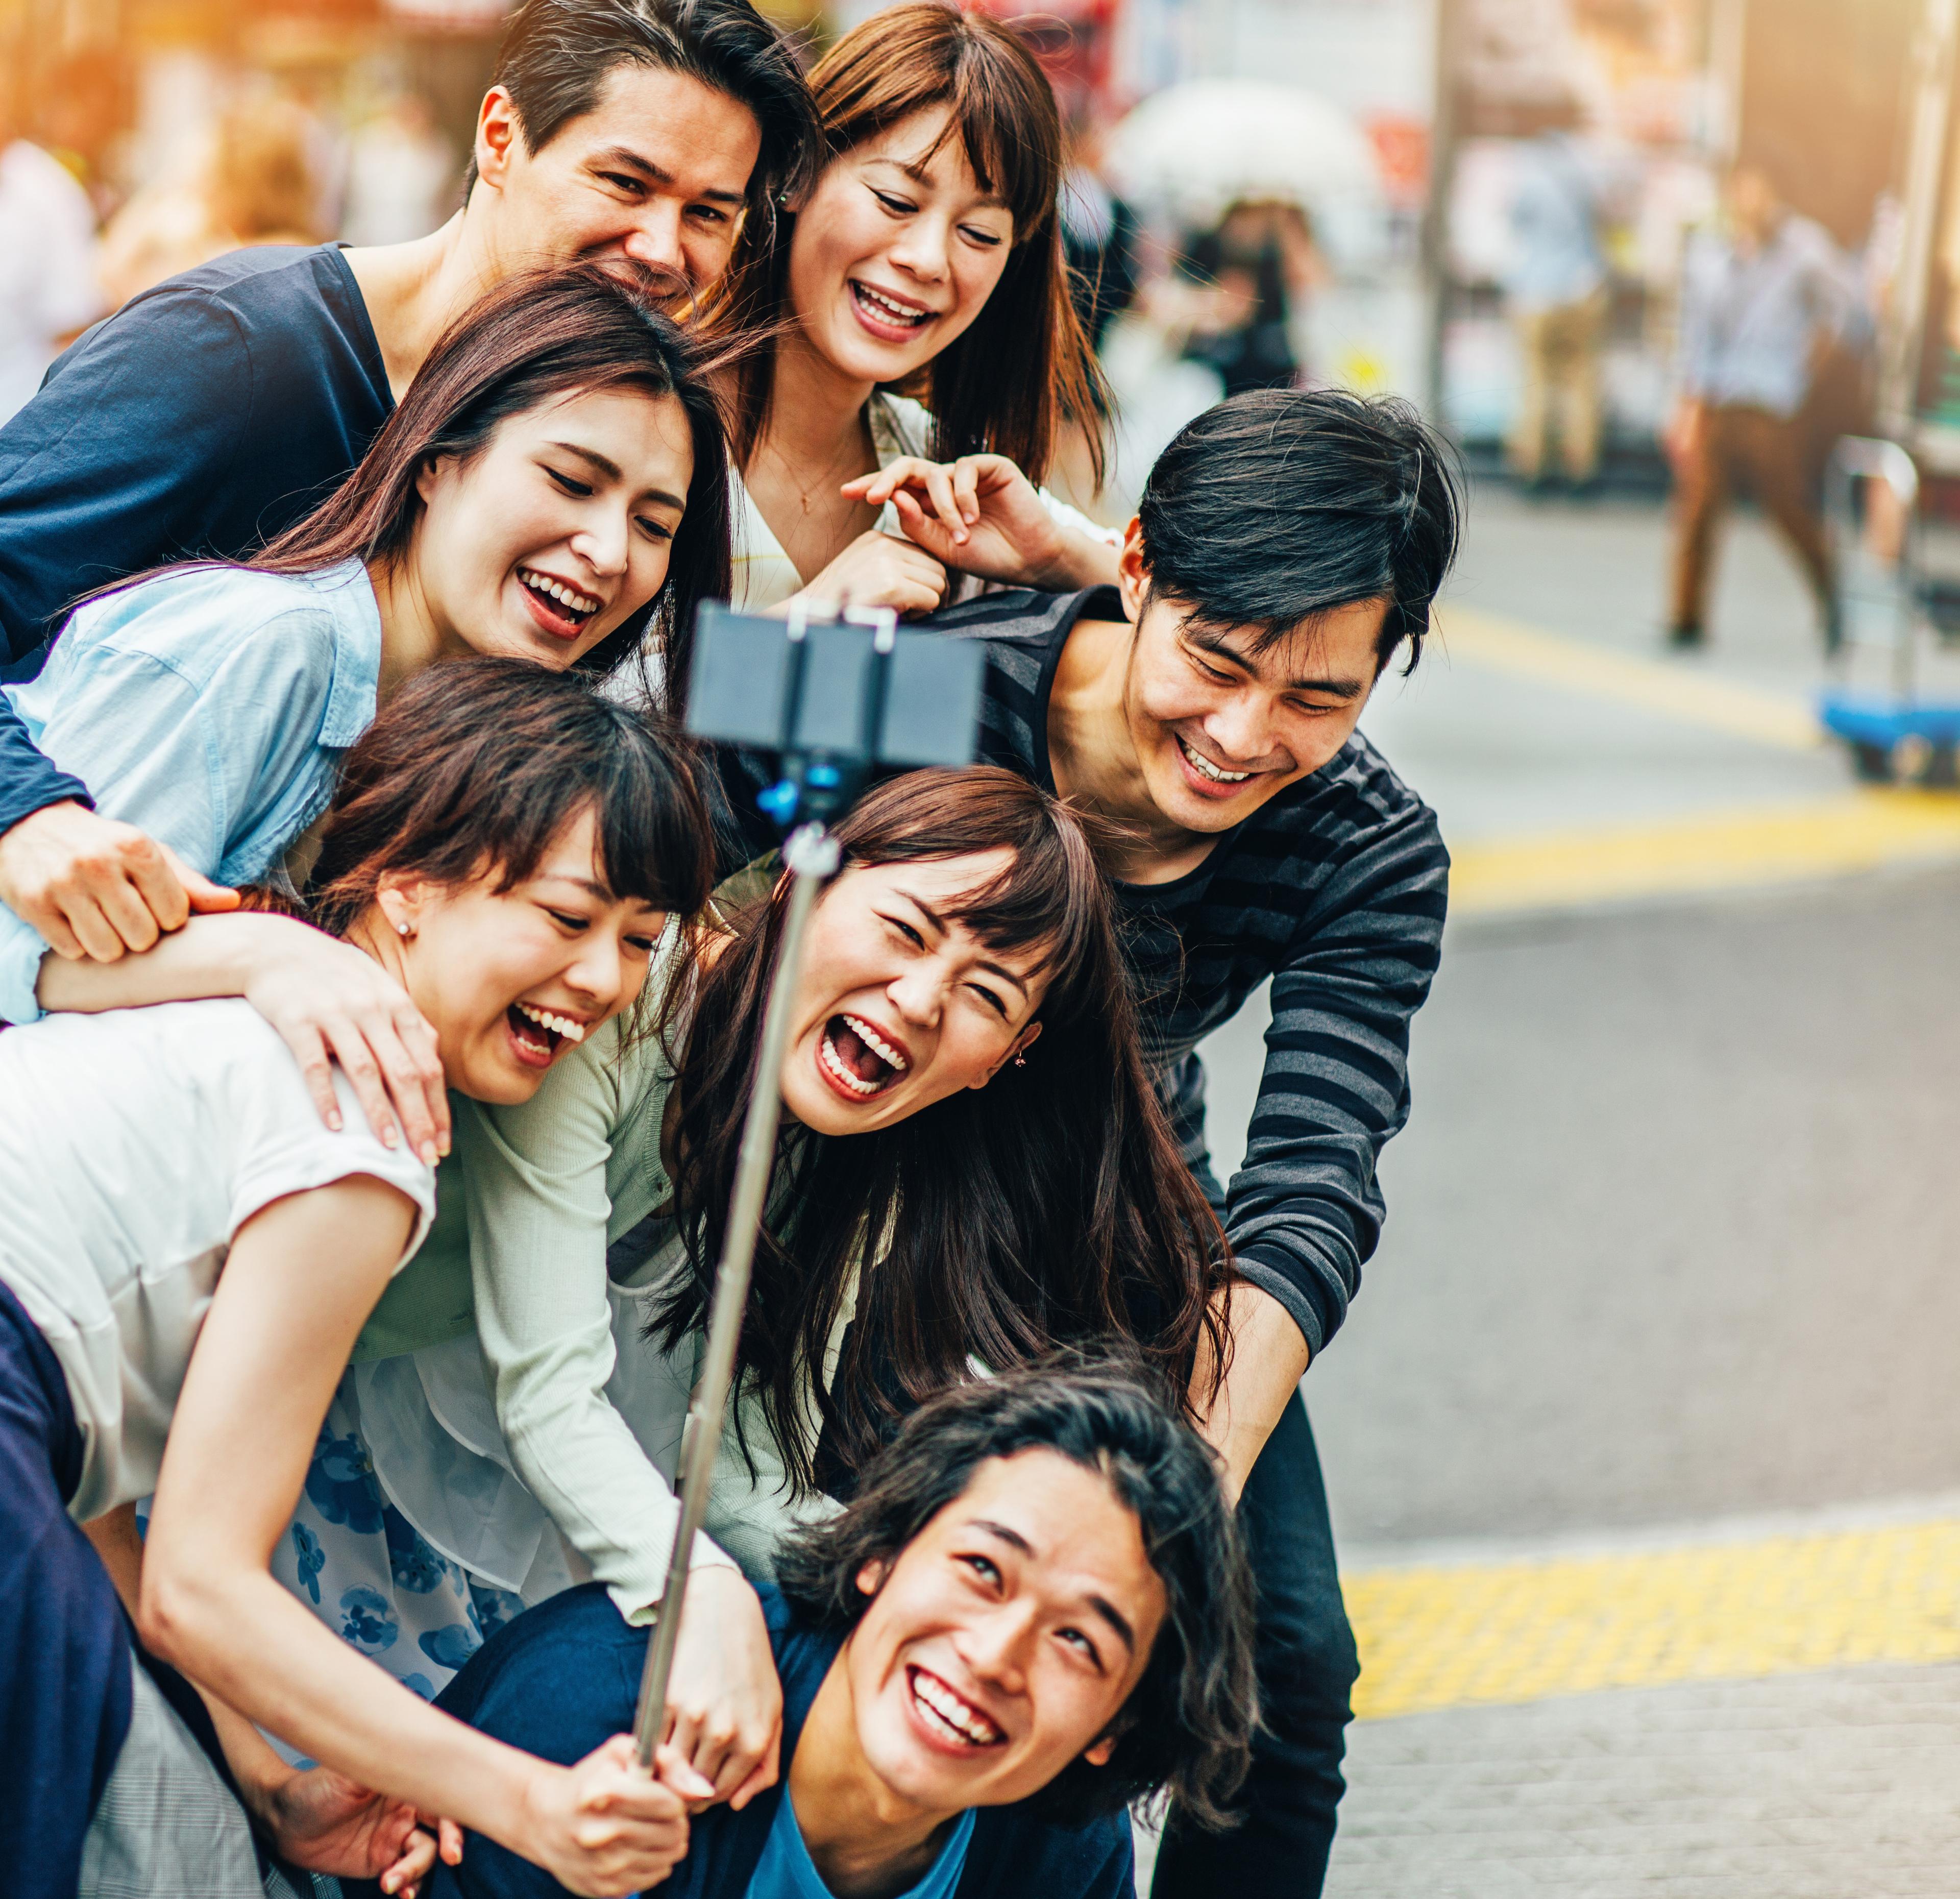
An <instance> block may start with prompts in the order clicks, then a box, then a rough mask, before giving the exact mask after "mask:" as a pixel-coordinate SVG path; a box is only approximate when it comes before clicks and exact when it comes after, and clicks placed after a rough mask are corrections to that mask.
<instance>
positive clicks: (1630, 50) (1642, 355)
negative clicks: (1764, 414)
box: [1436, 0, 1923, 467]
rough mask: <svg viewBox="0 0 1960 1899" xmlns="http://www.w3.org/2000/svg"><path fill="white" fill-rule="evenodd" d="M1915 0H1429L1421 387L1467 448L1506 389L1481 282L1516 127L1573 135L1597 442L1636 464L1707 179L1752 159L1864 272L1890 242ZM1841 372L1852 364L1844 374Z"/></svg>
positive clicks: (1705, 200)
mask: <svg viewBox="0 0 1960 1899" xmlns="http://www.w3.org/2000/svg"><path fill="white" fill-rule="evenodd" d="M1922 4H1923V0H1446V11H1445V14H1444V17H1443V27H1442V45H1443V53H1442V65H1443V70H1444V72H1445V73H1446V80H1445V83H1444V85H1443V88H1442V91H1441V96H1440V107H1439V117H1440V120H1441V122H1442V126H1443V131H1442V135H1441V138H1440V157H1439V163H1438V167H1437V171H1438V191H1439V200H1440V218H1439V221H1438V225H1437V256H1436V264H1437V279H1438V319H1439V320H1438V324H1437V355H1436V390H1437V400H1438V406H1439V407H1440V410H1441V412H1442V413H1443V416H1444V417H1445V418H1446V420H1447V421H1449V423H1450V424H1451V425H1453V427H1454V428H1456V430H1457V431H1459V434H1461V435H1462V437H1463V438H1464V439H1465V441H1467V442H1468V443H1470V444H1472V445H1473V447H1474V446H1477V445H1480V444H1488V445H1494V444H1496V443H1497V442H1498V441H1500V440H1501V439H1502V438H1503V436H1504V434H1505V433H1506V431H1507V428H1508V427H1509V425H1510V421H1511V418H1512V416H1513V414H1514V412H1515V410H1516V403H1517V399H1518V391H1519V375H1518V359H1517V350H1516V341H1515V339H1514V336H1513V330H1512V326H1510V324H1509V323H1507V321H1506V320H1505V316H1504V312H1503V298H1502V295H1501V293H1500V285H1501V283H1502V282H1503V279H1504V277H1505V275H1506V269H1507V262H1508V252H1509V248H1510V245H1511V244H1512V243H1513V230H1512V220H1511V218H1510V203H1511V201H1512V195H1513V190H1514V188H1515V186H1516V180H1517V178H1518V176H1519V170H1520V168H1521V167H1522V166H1523V165H1524V164H1526V162H1527V161H1528V154H1529V148H1530V147H1531V145H1532V142H1533V141H1534V139H1535V138H1538V137H1540V136H1542V135H1543V134H1544V132H1545V130H1546V129H1547V128H1548V127H1550V126H1567V127H1569V128H1570V129H1571V131H1572V134H1573V139H1574V142H1575V144H1576V145H1577V146H1578V147H1579V148H1582V149H1583V151H1584V152H1585V154H1586V157H1587V159H1588V161H1589V163H1590V164H1591V165H1592V166H1593V168H1594V170H1595V173H1596V180H1597V185H1598V204H1599V224H1600V231H1599V237H1600V240H1601V245H1602V252H1603V256H1604V260H1605V265H1606V268H1607V276H1608V316H1607V321H1606V331H1605V342H1604V348H1603V352H1602V365H1601V367H1602V385H1603V389H1602V393H1603V398H1604V406H1605V426H1606V431H1607V437H1608V445H1609V453H1613V452H1617V453H1618V456H1619V458H1620V459H1621V461H1622V462H1623V463H1624V462H1626V461H1628V460H1632V461H1634V462H1635V463H1637V462H1639V461H1640V460H1641V459H1643V458H1645V459H1646V460H1647V461H1648V462H1649V463H1650V465H1653V466H1656V467H1657V463H1654V462H1653V455H1654V448H1655V443H1656V437H1657V435H1658V434H1659V430H1660V428H1661V427H1662V425H1663V421H1664V419H1665V418H1666V413H1667V410H1668V406H1669V397H1670V384H1671V380H1672V362H1673V358H1674V350H1675V305H1676V296H1677V291H1678V278H1679V267H1680V262H1681V258H1682V250H1683V245H1684V240H1685V237H1686V234H1687V233H1688V231H1689V230H1690V229H1691V228H1692V227H1694V225H1696V224H1699V223H1701V221H1704V220H1705V219H1707V218H1710V217H1712V216H1713V215H1715V212H1716V206H1717V193H1718V188H1719V184H1720V177H1721V175H1722V173H1723V171H1724V170H1726V168H1727V167H1728V166H1729V164H1732V163H1733V162H1736V161H1744V162H1748V163H1752V164H1758V165H1760V166H1762V167H1765V168H1766V169H1767V170H1768V171H1769V172H1770V173H1771V175H1772V176H1773V177H1774V179H1775V180H1776V182H1777V187H1778V189H1779V191H1780V194H1781V196H1783V199H1784V200H1785V202H1787V203H1788V204H1790V205H1791V206H1792V207H1793V208H1794V209H1796V211H1798V212H1801V213H1803V215H1805V216H1806V217H1809V218H1814V219H1815V220H1816V221H1818V223H1820V224H1822V225H1823V226H1824V227H1825V229H1826V230H1827V231H1829V232H1830V234H1831V236H1832V237H1834V239H1835V240H1836V241H1837V242H1838V243H1839V244H1840V245H1841V246H1842V247H1844V249H1845V250H1847V251H1850V252H1852V253H1862V254H1863V255H1865V256H1867V257H1868V258H1869V260H1870V262H1871V265H1872V268H1873V272H1874V273H1875V275H1882V272H1883V271H1884V269H1885V252H1886V250H1887V247H1888V245H1890V244H1891V243H1892V241H1893V235H1892V225H1891V224H1888V213H1887V211H1886V208H1885V207H1886V200H1887V192H1888V186H1891V185H1892V182H1893V180H1894V178H1895V175H1896V172H1897V170H1898V164H1899V161H1900V149H1901V148H1900V138H1899V134H1900V129H1901V113H1900V110H1899V107H1900V101H1901V97H1902V94H1903V93H1904V89H1905V86H1906V81H1907V72H1908V59H1909V51H1910V47H1911V40H1912V35H1913V33H1914V24H1915V23H1914V14H1915V13H1917V11H1919V10H1920V7H1921V5H1922ZM1861 377H1862V378H1864V380H1863V381H1861V380H1860V379H1861ZM1825 381H1826V383H1828V388H1821V390H1820V394H1819V403H1820V406H1829V407H1831V409H1833V415H1834V420H1835V421H1836V422H1837V423H1839V424H1841V423H1844V422H1846V421H1850V419H1851V418H1852V417H1853V413H1854V412H1855V411H1856V410H1857V409H1858V407H1859V406H1860V402H1863V403H1864V404H1865V405H1866V409H1867V412H1869V378H1868V377H1866V376H1865V371H1864V369H1863V367H1861V366H1859V365H1843V366H1839V367H1838V368H1836V369H1835V370H1834V371H1833V372H1832V373H1831V375H1830V376H1828V377H1827V378H1826V379H1825Z"/></svg>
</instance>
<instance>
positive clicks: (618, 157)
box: [592, 145, 747, 205]
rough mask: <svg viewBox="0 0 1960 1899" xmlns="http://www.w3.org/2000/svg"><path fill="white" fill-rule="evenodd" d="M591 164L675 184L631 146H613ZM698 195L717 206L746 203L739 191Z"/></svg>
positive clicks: (710, 191) (665, 171)
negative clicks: (607, 166) (615, 168)
mask: <svg viewBox="0 0 1960 1899" xmlns="http://www.w3.org/2000/svg"><path fill="white" fill-rule="evenodd" d="M592 162H593V164H596V165H623V166H625V168H626V169H627V170H629V171H637V172H638V173H641V176H642V177H648V178H651V179H652V180H653V181H654V183H656V184H658V185H671V184H673V183H674V182H675V179H674V175H673V173H672V172H670V170H667V167H665V166H664V165H657V164H654V161H652V160H651V158H646V157H641V154H639V153H638V152H637V151H635V150H634V149H633V148H632V146H631V145H615V146H613V148H611V149H610V150H609V151H602V152H600V153H599V154H597V156H596V157H594V158H593V161H592ZM698 196H701V197H703V198H711V199H713V200H714V202H716V203H717V204H718V205H740V204H744V203H746V202H747V200H746V199H745V198H744V197H743V195H742V193H741V192H739V191H723V190H720V189H708V190H707V191H704V192H700V193H698Z"/></svg>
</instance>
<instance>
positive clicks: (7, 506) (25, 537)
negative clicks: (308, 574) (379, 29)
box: [0, 0, 819, 961]
mask: <svg viewBox="0 0 1960 1899" xmlns="http://www.w3.org/2000/svg"><path fill="white" fill-rule="evenodd" d="M818 145H819V135H818V132H817V127H816V115H815V111H814V109H813V107H812V105H811V103H810V95H809V91H808V89H807V87H806V86H805V85H804V84H803V78H802V75H801V74H800V72H799V70H798V68H797V63H796V61H795V59H794V56H793V55H792V53H791V51H790V49H788V46H786V45H785V44H784V42H783V40H782V39H781V36H780V35H778V33H777V32H776V31H775V29H774V28H773V27H771V26H769V25H768V24H767V23H766V22H765V21H764V20H763V19H762V17H761V16H760V15H759V14H758V13H756V11H755V9H754V8H753V6H752V5H750V4H749V0H525V4H524V5H523V6H521V7H520V8H519V9H518V11H517V13H516V14H515V15H514V17H513V18H512V21H511V26H510V28H509V30H508V33H506V35H505V37H504V45H503V48H502V49H501V52H500V54H499V56H498V65H497V71H496V76H495V83H494V84H492V87H490V90H489V91H488V93H487V94H485V97H484V100H483V103H482V108H481V110H480V111H479V115H478V119H477V126H476V147H475V151H474V154H473V158H472V161H471V164H470V170H469V180H468V191H467V195H466V198H465V199H464V201H463V205H462V208H460V209H459V210H458V211H457V213H456V215H454V216H453V218H450V220H449V221H448V222H447V224H444V226H443V227H441V230H439V231H436V232H434V233H433V234H431V236H429V237H425V238H421V239H418V240H415V242H413V243H403V244H392V245H387V246H382V247H376V248H373V249H369V250H339V248H337V247H334V246H332V245H326V246H322V247H317V248H310V249H304V250H301V249H294V248H291V247H267V248H263V249H258V250H243V251H239V252H236V253H234V254H232V255H231V256H228V257H224V258H221V259H218V261H217V262H215V263H212V264H208V265H206V266H204V267H203V268H202V269H198V270H195V271H192V272H188V273H187V274H186V275H183V276H182V277H178V278H172V279H171V280H170V282H167V283H164V284H162V285H158V286H157V288H155V289H154V290H151V291H147V292H145V294H143V295H142V296H141V297H137V298H135V300H134V301H132V302H131V303H129V304H127V305H126V306H125V307H123V308H122V310H119V311H117V312H116V314H115V315H114V316H113V317H109V318H107V320H105V321H103V322H102V323H98V324H97V326H95V327H94V329H91V330H90V331H88V332H87V334H86V335H84V336H83V337H82V338H81V339H80V341H78V342H77V343H76V344H75V345H74V346H73V348H71V349H69V350H68V352H67V353H66V354H65V355H63V356H62V358H61V359H60V361H58V362H57V363H56V364H55V365H54V367H52V369H51V370H50V371H49V372H48V376H47V379H46V381H45V382H44V383H43V385H42V387H41V390H40V393H39V394H38V395H37V396H35V397H34V399H33V401H31V402H29V403H28V405H27V407H26V408H25V409H23V410H21V412H20V413H19V414H18V415H16V416H15V417H14V419H13V420H12V421H10V422H9V423H8V425H7V426H6V427H5V428H4V429H0V640H4V649H5V650H4V651H0V678H7V677H11V678H21V677H25V676H28V675H30V674H31V673H33V672H35V671H37V670H39V666H40V658H41V656H42V654H43V650H44V647H45V643H46V641H47V640H48V639H49V638H50V636H51V635H52V634H53V633H54V632H55V631H56V629H57V628H58V627H59V623H60V620H61V618H62V615H63V613H64V612H65V609H67V607H68V605H69V604H70V603H72V601H73V600H75V598H76V597H77V596H78V595H81V594H82V593H86V592H87V591H89V590H91V589H93V588H95V587H100V586H103V585H104V584H107V583H109V582H111V581H116V580H119V579H121V578H122V577H125V576H126V575H128V574H132V573H137V572H140V571H142V570H143V569H144V568H148V567H152V566H156V565H160V564H162V563H164V562H167V561H173V560H179V559H183V558H191V557H196V556H207V557H208V556H215V557H217V558H239V557H241V556H243V555H248V554H249V553H250V552H251V550H252V549H254V548H255V547H256V546H259V545H260V544H261V543H262V542H264V541H265V540H266V539H269V538H270V537H271V536H273V535H275V534H277V533H279V532H281V531H282V530H283V529H285V528H286V527H288V526H291V524H292V523H294V521H296V520H298V519H299V518H300V517H301V516H303V515H304V514H306V513H307V511H309V510H310V508H311V507H313V505H314V504H316V503H317V502H318V501H320V500H321V499H323V498H324V497H325V495H326V494H327V493H329V491H331V490H332V489H333V487H334V486H335V485H336V484H337V483H338V482H340V481H342V479H344V478H345V476H347V474H348V472H349V471H350V470H351V469H352V468H353V466H354V464H355V463H356V462H357V461H358V460H360V458H361V455H362V454H363V453H364V452H365V450H366V449H367V447H368V444H369V442H370V441H372V440H373V438H374V435H375V434H376V432H377V431H378V430H379V429H380V426H381V425H382V424H383V421H386V420H387V417H388V415H389V413H390V411H391V410H392V409H393V407H394V405H395V402H396V398H397V397H399V395H400V394H401V393H402V392H403V390H405V389H406V387H407V386H408V384H409V381H410V380H411V379H412V377H414V375H415V371H416V370H417V369H418V368H419V367H421V364H422V361H423V359H424V358H425V357H426V356H427V355H428V352H429V351H430V349H431V348H432V347H433V346H434V342H435V340H436V339H437V338H438V336H441V333H442V332H444V330H445V329H447V328H448V326H450V323H453V321H454V320H456V319H457V317H460V315H461V314H462V313H463V311H464V310H466V309H467V308H468V307H469V305H470V304H472V303H473V302H474V301H475V300H476V298H477V297H479V296H480V295H482V293H483V292H484V291H486V290H488V289H489V288H491V287H492V286H493V285H495V284H497V283H498V282H501V281H502V280H503V279H504V278H508V277H509V276H510V275H512V274H514V272H517V271H520V270H522V269H529V268H534V267H536V266H550V265H552V264H556V263H565V262H572V261H574V260H576V259H599V260H600V261H607V260H612V261H615V262H617V264H618V265H619V267H621V268H622V269H629V270H634V271H637V272H639V273H641V275H644V276H645V277H647V278H649V279H650V280H651V282H652V283H653V285H654V287H655V288H660V289H664V288H671V290H672V291H673V292H674V293H675V294H681V293H683V292H685V291H686V290H688V289H689V288H702V287H705V286H707V285H711V284H712V283H713V282H715V281H716V280H717V279H718V278H720V277H721V275H723V274H724V272H725V271H726V270H727V269H728V267H729V265H730V259H731V256H732V254H733V251H734V248H735V244H736V241H737V233H738V231H739V230H740V228H741V223H742V214H743V212H745V211H748V212H752V213H753V214H755V215H753V216H752V218H751V219H750V223H751V224H752V225H753V226H755V227H759V228H760V227H766V224H767V222H768V219H767V215H766V206H767V205H768V202H769V201H771V200H772V199H774V198H775V196H777V195H778V193H780V192H781V191H783V190H784V189H785V188H791V187H794V186H795V185H796V184H797V183H798V182H799V181H800V180H803V178H805V177H807V176H808V175H809V173H810V170H811V167H812V166H813V163H814V160H815V154H816V151H817V150H818ZM186 886H188V889H189V898H190V899H191V900H192V901H196V902H200V903H202V905H206V906H209V907H223V905H225V904H226V903H228V902H229V901H230V899H229V898H228V896H227V895H226V894H225V893H223V892H219V891H218V890H217V889H215V886H212V885H210V884H209V883H206V882H205V880H203V879H202V878H199V877H196V876H193V875H192V874H191V873H188V872H186V871H185V870H183V867H182V866H180V865H179V864H177V863H176V862H175V861H174V860H172V859H171V858H170V857H169V855H168V854H167V852H165V851H163V850H162V849H161V848H160V847H159V846H157V845H154V844H153V843H152V842H151V841H150V840H149V839H148V838H145V837H144V836H143V835H142V833H141V832H138V831H136V830H134V829H132V828H131V827H130V826H129V825H122V824H117V823H113V822H110V821H109V820H107V819H101V818H98V817H97V816H95V815H94V813H93V812H92V811H91V810H90V808H89V800H88V788H87V787H86V786H85V785H84V784H81V783H79V782H78V781H77V780H75V778H72V777H69V776H68V775H65V774H64V773H62V772H61V771H58V770H56V768H55V767H54V765H52V764H51V763H50V762H49V761H48V760H47V759H46V758H44V757H43V756H42V755H41V754H40V752H38V751H37V750H36V749H35V748H34V746H33V744H32V743H31V742H30V740H29V739H28V737H27V731H26V729H25V728H24V727H23V726H22V725H21V722H20V720H18V717H16V716H15V715H14V714H13V712H12V711H11V709H9V708H8V706H7V705H6V702H5V701H4V700H0V902H4V903H5V905H7V907H8V908H9V909H11V910H12V911H14V914H15V915H18V916H19V917H21V918H24V920H25V921H27V922H28V923H30V924H33V927H35V928H36V929H37V930H39V931H40V933H41V934H42V935H43V937H46V939H47V940H48V942H49V944H50V946H52V948H53V949H55V950H56V951H57V952H58V953H60V954H62V955H63V956H84V955H86V956H94V957H96V958H98V959H102V960H104V961H108V960H113V959H114V958H115V957H116V956H119V955H121V954H122V952H123V950H124V949H126V948H127V949H147V948H148V946H150V945H151V943H154V941H155V940H156V939H157V934H158V931H159V929H160V928H161V929H165V930H167V929H173V928H175V927H177V925H178V924H180V923H182V922H183V920H184V918H185V916H186V914H187V902H186Z"/></svg>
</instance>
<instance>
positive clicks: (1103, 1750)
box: [1082, 1734, 1116, 1767]
mask: <svg viewBox="0 0 1960 1899" xmlns="http://www.w3.org/2000/svg"><path fill="white" fill-rule="evenodd" d="M1115 1751H1116V1737H1115V1735H1113V1734H1106V1735H1103V1738H1102V1739H1101V1740H1099V1742H1096V1745H1095V1746H1093V1748H1084V1749H1083V1754H1082V1757H1083V1760H1085V1761H1087V1762H1088V1763H1089V1764H1090V1766H1091V1767H1107V1766H1108V1765H1109V1757H1110V1755H1112V1754H1114V1753H1115Z"/></svg>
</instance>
